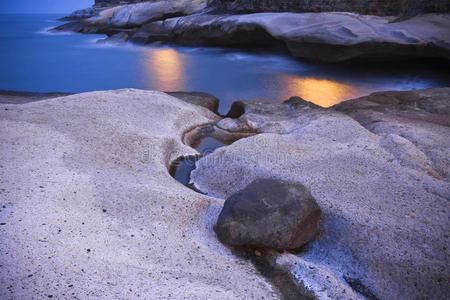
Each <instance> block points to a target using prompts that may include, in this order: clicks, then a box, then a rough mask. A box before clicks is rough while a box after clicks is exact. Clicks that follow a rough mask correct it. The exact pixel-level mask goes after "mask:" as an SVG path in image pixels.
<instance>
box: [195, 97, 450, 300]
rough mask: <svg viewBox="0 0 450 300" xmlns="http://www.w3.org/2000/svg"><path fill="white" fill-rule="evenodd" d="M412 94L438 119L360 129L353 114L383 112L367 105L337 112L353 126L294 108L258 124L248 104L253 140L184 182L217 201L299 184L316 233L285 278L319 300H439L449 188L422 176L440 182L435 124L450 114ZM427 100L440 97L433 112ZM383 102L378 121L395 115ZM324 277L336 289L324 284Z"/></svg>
mask: <svg viewBox="0 0 450 300" xmlns="http://www.w3.org/2000/svg"><path fill="white" fill-rule="evenodd" d="M389 94H390V93H387V95H389ZM413 94H415V95H418V96H419V98H420V99H422V101H424V102H423V106H424V107H427V108H424V109H423V110H427V111H428V112H427V113H428V114H436V115H435V116H431V115H428V116H426V117H424V115H423V114H425V113H424V112H423V111H420V110H417V115H415V116H414V117H415V119H414V121H413V119H412V118H411V119H408V118H403V119H402V120H400V119H396V121H397V123H396V126H393V125H391V126H388V125H386V126H384V127H376V126H375V124H379V123H386V122H385V121H383V119H381V122H375V123H373V126H372V127H369V126H367V125H364V124H363V123H361V124H360V122H361V120H359V118H358V117H357V116H359V115H362V109H361V110H356V111H355V112H354V114H353V113H352V109H351V107H356V106H355V105H358V104H359V105H364V106H366V107H377V106H381V107H382V106H383V105H381V104H380V103H377V102H376V101H374V102H372V101H369V99H370V98H369V99H367V98H366V99H361V100H355V101H354V104H352V103H350V104H349V105H350V107H348V110H347V111H345V112H346V113H348V114H349V115H351V116H354V117H355V119H356V120H358V122H357V121H356V120H354V119H353V118H351V117H350V116H348V115H345V114H344V113H343V112H338V111H336V110H334V109H317V108H309V109H308V110H305V109H304V108H305V106H304V105H299V106H297V108H293V109H291V110H290V109H289V104H287V103H284V104H279V108H278V109H277V110H274V111H272V113H269V114H266V111H265V110H264V108H263V107H264V103H263V102H261V101H259V102H256V103H251V102H250V103H248V104H246V105H247V106H248V108H246V109H245V112H244V114H243V115H241V117H240V118H239V120H242V122H245V123H246V124H251V126H252V127H253V128H255V130H258V132H261V133H260V134H258V135H256V136H253V137H249V138H245V139H241V140H239V141H237V142H235V143H233V144H232V145H230V146H228V147H224V148H220V149H217V150H216V151H215V152H214V153H212V154H210V155H209V156H208V157H207V158H205V159H200V160H199V161H198V162H197V165H196V169H195V170H194V171H193V172H192V174H191V180H192V182H193V183H194V184H195V186H196V187H197V188H199V189H200V190H202V191H204V192H206V193H208V195H210V196H213V197H217V198H222V199H226V198H227V197H229V196H231V195H232V194H233V193H235V192H237V191H239V190H241V189H243V188H244V187H245V186H246V185H247V184H249V183H250V182H252V181H253V180H255V179H257V178H261V177H264V178H267V177H270V178H278V179H281V180H287V181H295V182H300V183H302V184H304V185H305V186H306V187H307V188H308V189H309V190H310V191H311V194H312V196H313V197H314V198H315V199H316V201H317V203H318V204H319V206H320V207H321V208H322V212H323V214H322V219H321V225H320V229H319V234H318V237H317V239H316V240H314V241H313V242H312V243H310V244H308V247H307V249H306V250H305V251H304V252H302V253H300V254H298V262H294V261H291V260H292V259H293V258H292V257H291V256H290V258H289V261H291V263H287V264H286V268H287V269H289V270H290V272H291V274H292V276H293V278H298V280H299V284H303V285H305V286H308V287H309V288H310V289H311V290H312V292H313V293H314V294H315V295H316V296H317V297H319V298H321V299H327V298H328V299H330V298H331V299H334V298H336V297H335V296H334V295H335V292H336V291H337V290H339V288H342V290H347V289H348V288H349V287H351V288H352V289H353V290H354V293H353V294H355V293H358V294H359V295H360V296H361V297H363V296H365V297H369V298H370V297H372V298H373V297H376V298H379V299H413V298H422V297H426V298H430V299H442V298H445V297H446V295H448V294H449V293H450V290H449V286H448V284H446V282H445V278H448V276H449V275H450V274H449V271H448V268H447V267H446V266H447V265H448V257H449V254H450V253H449V251H450V250H449V249H448V244H449V232H448V228H449V225H450V223H449V219H448V215H449V205H448V201H449V199H450V192H449V191H450V184H449V182H448V180H446V179H445V178H444V177H436V176H435V173H433V172H430V167H432V170H434V171H437V170H439V171H440V172H441V171H442V169H445V168H443V167H442V166H445V165H446V164H447V163H446V162H447V161H448V158H449V156H448V154H447V152H446V151H445V150H444V148H445V145H446V143H447V142H448V138H449V136H450V134H449V127H448V126H444V125H443V124H440V125H439V124H437V123H436V122H442V120H441V117H442V116H440V114H441V113H442V112H445V111H447V109H448V105H449V102H448V101H447V100H442V99H448V96H449V91H448V89H434V90H425V91H415V92H413ZM430 94H434V95H440V96H439V97H437V98H438V100H436V102H434V100H433V99H432V98H430V96H429V95H430ZM380 95H381V94H380ZM380 95H379V97H381V96H380ZM403 96H405V99H406V98H408V97H409V96H411V95H409V96H408V94H405V95H403ZM440 97H447V98H440ZM384 99H385V101H386V105H387V106H386V107H387V108H385V109H384V110H386V113H383V112H378V114H377V117H378V118H381V117H383V116H384V115H386V116H387V117H386V118H392V115H395V114H401V113H402V112H401V111H400V110H398V109H397V108H396V107H397V104H395V102H391V101H394V99H391V100H389V97H388V96H386V97H385V98H384ZM439 99H441V100H439ZM404 101H406V100H404ZM412 102H414V103H416V104H417V103H422V102H420V101H419V102H417V101H412ZM431 102H433V103H435V104H432V103H431ZM425 103H428V105H425ZM445 103H446V104H445ZM416 104H414V105H416ZM414 105H413V106H414ZM417 105H418V106H421V105H422V104H420V105H419V104H417ZM390 107H391V108H390ZM367 110H369V112H370V108H367ZM380 110H383V109H382V108H380ZM384 110H383V111H384ZM391 110H392V112H390V111H391ZM431 111H433V112H434V113H431ZM372 113H373V112H372ZM372 113H371V114H372ZM410 113H411V112H410V111H409V109H407V110H406V114H407V115H408V114H410ZM419 115H420V116H421V117H420V118H422V119H421V120H418V119H417V118H419ZM425 115H426V114H425ZM427 119H428V120H429V121H427ZM373 120H375V119H373ZM362 125H364V127H363V126H362ZM436 126H440V127H436ZM365 127H367V128H368V129H369V130H368V129H366V128H365ZM402 128H403V129H402ZM382 129H383V130H382ZM384 129H386V130H384ZM387 129H397V130H399V131H400V130H404V132H403V133H406V134H400V133H402V132H399V131H396V132H397V133H395V132H390V131H389V130H387ZM392 131H393V130H392ZM266 132H268V133H266ZM427 134H429V135H431V136H430V137H429V138H426V137H427ZM431 145H433V147H434V148H435V149H436V150H435V151H433V149H431V148H428V147H430V146H431ZM447 148H448V147H447ZM430 153H431V154H430ZM437 153H439V155H438V154H437ZM438 157H440V158H438ZM439 159H440V163H439ZM430 162H431V163H432V166H431V165H430ZM438 165H440V166H441V167H438ZM280 264H281V265H283V264H284V262H283V263H282V262H280ZM305 264H306V265H307V266H308V267H314V266H315V270H316V272H314V275H315V276H311V277H307V278H304V277H303V275H302V274H307V272H306V271H307V269H305ZM330 273H331V274H333V275H334V277H333V278H334V279H333V280H332V281H330V282H329V283H327V281H326V280H324V279H326V278H327V276H328V274H330ZM340 298H342V299H353V298H354V297H353V296H352V295H345V294H342V295H341V296H340Z"/></svg>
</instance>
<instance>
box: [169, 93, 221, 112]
mask: <svg viewBox="0 0 450 300" xmlns="http://www.w3.org/2000/svg"><path fill="white" fill-rule="evenodd" d="M167 94H168V95H171V96H173V97H175V98H178V99H181V100H183V101H185V102H188V103H191V104H195V105H199V106H203V107H205V108H207V109H209V110H210V111H212V112H213V113H216V114H218V112H217V110H218V109H219V99H217V98H216V97H214V96H213V95H211V94H208V93H202V92H168V93H167Z"/></svg>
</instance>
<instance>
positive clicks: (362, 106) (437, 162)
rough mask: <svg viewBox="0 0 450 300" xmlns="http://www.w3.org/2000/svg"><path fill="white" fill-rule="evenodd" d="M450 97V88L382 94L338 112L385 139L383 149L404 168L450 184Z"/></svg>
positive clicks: (339, 107) (348, 104) (338, 107)
mask: <svg viewBox="0 0 450 300" xmlns="http://www.w3.org/2000/svg"><path fill="white" fill-rule="evenodd" d="M449 95H450V88H442V89H428V90H421V91H407V92H379V93H374V94H371V95H369V96H367V97H362V98H359V99H356V100H350V101H346V102H343V103H340V104H338V105H335V106H334V109H336V110H337V111H342V112H344V113H346V114H348V115H349V116H351V117H352V118H354V119H355V120H356V121H358V122H359V123H360V124H361V125H362V126H364V127H365V128H366V129H368V130H369V131H371V132H373V133H375V134H377V135H380V136H382V140H381V145H382V146H383V147H384V148H385V149H386V150H387V151H388V152H391V153H393V155H394V156H395V158H396V159H397V160H398V161H399V162H400V163H401V164H410V166H413V165H414V166H415V168H416V169H419V170H420V171H423V172H427V173H429V174H430V175H432V176H434V177H436V178H441V177H442V178H445V179H446V180H450V138H449V135H448V134H449V127H450V105H449V102H450V97H449ZM411 143H412V144H411ZM414 149H415V150H414ZM416 150H417V151H418V152H416ZM411 151H413V152H411ZM411 155H412V156H415V157H416V159H411V157H410V156H411Z"/></svg>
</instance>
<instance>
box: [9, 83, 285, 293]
mask: <svg viewBox="0 0 450 300" xmlns="http://www.w3.org/2000/svg"><path fill="white" fill-rule="evenodd" d="M215 119H216V115H215V114H213V113H212V112H210V111H209V110H207V109H206V108H203V107H200V106H196V105H192V104H189V103H186V102H184V101H182V100H179V99H176V98H174V97H171V96H168V95H167V94H164V93H161V92H154V91H140V90H117V91H104V92H92V93H84V94H77V95H72V96H67V97H61V98H55V99H50V100H43V101H39V102H33V103H28V104H21V105H14V104H1V105H0V139H1V143H0V223H1V224H0V240H1V242H0V261H1V263H0V265H1V267H0V287H1V288H0V298H1V299H11V298H12V299H31V298H38V299H48V298H49V297H52V298H53V299H66V298H79V299H88V298H103V299H119V298H120V299H135V298H143V299H169V298H171V299H262V298H264V299H279V297H278V295H277V294H276V293H275V291H274V290H273V288H272V287H271V286H270V285H269V283H267V281H266V280H265V278H263V277H262V276H261V275H259V273H258V271H257V270H256V269H255V268H254V267H253V265H252V264H251V263H250V262H249V261H246V260H243V259H240V258H237V257H236V256H234V255H233V254H232V253H231V252H230V251H229V250H228V249H227V248H225V247H223V246H222V245H221V244H220V243H219V242H218V241H217V240H216V238H215V236H214V235H213V233H212V229H211V228H207V227H206V225H205V221H204V218H205V213H206V211H207V210H208V208H209V207H210V205H211V204H212V202H215V199H213V198H209V197H207V196H204V195H201V194H198V193H195V192H194V191H191V190H189V189H187V188H186V187H185V186H183V185H182V184H180V183H179V182H177V181H175V180H174V179H173V178H172V177H171V176H170V175H169V172H168V167H169V165H170V163H171V161H173V160H175V159H176V158H178V157H180V156H183V155H191V154H192V155H195V154H197V151H195V150H194V149H192V148H190V147H188V146H186V145H184V144H183V143H182V142H181V136H182V135H183V133H184V132H185V131H186V130H188V129H190V128H192V127H194V126H197V125H200V124H203V123H209V122H211V121H212V120H215Z"/></svg>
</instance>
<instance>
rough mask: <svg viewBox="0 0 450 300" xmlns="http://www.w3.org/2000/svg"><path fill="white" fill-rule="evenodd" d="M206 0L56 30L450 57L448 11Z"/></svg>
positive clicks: (360, 54) (324, 56) (156, 4)
mask: <svg viewBox="0 0 450 300" xmlns="http://www.w3.org/2000/svg"><path fill="white" fill-rule="evenodd" d="M367 1H369V0H367ZM370 1H371V2H374V1H373V0H370ZM335 2H336V3H341V1H335ZM396 2H397V3H398V1H396ZM208 3H209V2H208V1H206V0H195V1H187V0H176V1H168V0H159V1H150V2H143V3H133V4H128V5H118V6H113V7H109V8H106V9H104V8H102V10H100V11H98V13H96V15H94V16H93V17H90V18H86V19H82V20H80V21H78V22H75V23H73V24H72V23H69V24H64V25H62V26H59V27H57V28H55V30H65V31H75V32H83V33H107V34H108V35H112V34H115V33H117V32H120V31H121V30H123V29H133V36H132V37H131V40H132V41H134V42H139V43H149V42H155V41H166V42H175V43H180V44H187V45H199V44H202V45H212V46H276V47H287V48H288V50H289V51H290V53H291V54H292V55H293V56H295V57H299V58H306V59H311V60H317V61H326V62H340V61H347V60H368V59H371V60H399V59H410V58H425V57H431V58H440V59H450V34H449V29H448V28H450V17H449V14H425V15H420V16H416V17H413V18H410V19H407V20H403V19H402V20H400V19H396V18H395V17H389V16H388V17H379V16H371V15H359V14H355V13H343V12H320V13H282V12H279V13H251V14H239V15H228V14H214V12H213V11H212V10H213V9H214V8H215V6H214V5H213V4H211V3H209V4H211V5H210V6H208ZM377 3H378V1H377ZM436 3H437V2H436ZM439 3H440V2H439ZM274 5H275V3H274ZM277 5H278V4H277ZM320 5H322V4H319V6H320ZM281 6H282V5H281ZM281 6H280V7H281ZM350 6H351V5H350ZM362 6H363V7H364V8H367V7H369V6H367V5H362ZM419 6H420V5H419ZM424 7H425V6H424ZM263 10H264V9H263ZM357 11H358V10H357ZM427 11H428V9H427ZM431 11H442V9H440V8H439V9H438V8H436V9H431ZM216 13H217V12H216ZM394 21H398V22H394Z"/></svg>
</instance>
